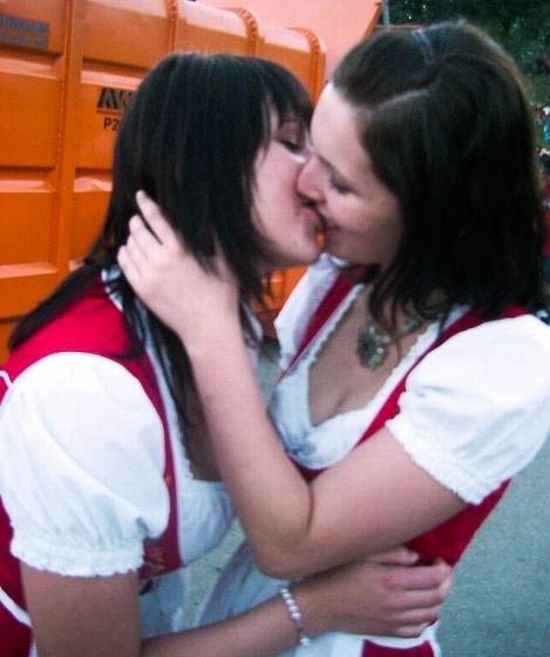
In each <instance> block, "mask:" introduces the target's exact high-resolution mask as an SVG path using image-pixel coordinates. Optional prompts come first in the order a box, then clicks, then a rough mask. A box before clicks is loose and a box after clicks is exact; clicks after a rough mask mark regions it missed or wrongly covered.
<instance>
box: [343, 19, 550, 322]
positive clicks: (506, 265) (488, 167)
mask: <svg viewBox="0 0 550 657" xmlns="http://www.w3.org/2000/svg"><path fill="white" fill-rule="evenodd" d="M333 83H334V86H335V88H336V90H337V91H338V93H339V94H341V96H342V97H343V98H344V99H345V100H346V101H347V102H349V103H350V104H351V105H352V106H353V107H354V108H355V109H356V110H357V116H358V121H359V125H360V129H361V138H362V143H363V147H364V148H365V149H366V151H367V153H368V155H369V157H370V160H371V162H372V166H373V169H374V171H375V173H376V175H377V176H378V177H379V178H380V180H381V181H382V182H383V183H384V184H385V185H386V186H387V188H388V189H389V190H390V191H391V192H392V193H393V194H394V195H395V196H396V197H397V199H398V200H399V202H400V205H401V209H402V213H403V220H404V226H403V236H402V240H401V243H400V247H399V249H398V251H397V254H396V256H395V258H394V260H393V262H392V263H391V264H390V265H389V267H388V268H387V269H386V270H385V271H382V272H380V274H379V276H378V277H377V279H376V281H375V283H374V286H373V290H372V294H371V296H370V299H369V309H370V311H371V313H372V314H373V316H374V317H375V319H377V321H379V322H380V323H382V324H383V325H384V326H386V327H389V328H391V329H395V313H396V309H397V308H401V309H406V308H411V307H412V308H413V309H414V312H415V313H417V314H419V315H420V316H421V317H424V318H426V319H434V318H440V319H442V321H443V320H444V318H445V317H446V316H448V313H449V311H450V309H451V307H452V306H453V305H454V304H470V305H472V306H475V307H477V308H478V309H480V310H481V312H482V313H483V314H484V315H485V316H486V317H487V318H490V317H494V316H496V315H497V314H498V313H499V311H501V310H502V309H503V307H504V306H505V305H506V304H508V303H517V304H521V305H523V306H524V307H526V308H528V309H536V308H538V307H541V306H542V305H544V304H545V303H546V302H547V301H546V296H545V290H544V284H543V275H542V271H543V269H542V246H543V241H544V236H545V225H544V219H543V208H542V196H541V191H540V183H539V176H538V171H537V163H536V141H535V131H534V121H533V115H532V111H531V108H530V105H529V101H528V98H527V94H526V92H525V88H524V82H523V80H522V78H521V75H520V73H519V71H518V69H517V67H516V65H515V64H514V62H513V61H512V60H511V58H510V57H509V56H508V55H507V54H506V53H505V52H504V51H503V50H502V49H501V48H500V47H499V46H498V45H497V44H496V43H495V42H494V41H492V40H491V39H490V38H489V37H488V36H487V35H485V34H484V33H483V32H482V31H480V30H479V29H478V28H476V27H474V26H472V25H470V24H467V23H466V22H464V21H459V22H452V23H451V22H449V23H441V24H437V25H433V26H431V27H428V28H426V29H422V30H415V31H410V32H404V31H391V30H390V31H383V32H381V33H378V34H377V35H376V36H374V37H373V38H371V39H368V40H366V41H364V42H362V43H360V44H358V45H357V46H356V47H355V48H354V49H352V50H351V51H350V52H349V53H348V54H347V56H346V57H345V58H344V60H343V61H342V62H341V64H340V65H339V67H338V68H337V70H336V72H335V76H334V81H333ZM434 291H437V292H439V293H440V294H439V295H437V296H435V295H434ZM388 302H389V303H390V307H391V309H392V313H391V318H388V317H385V316H384V312H385V311H384V310H383V309H384V308H387V305H388Z"/></svg>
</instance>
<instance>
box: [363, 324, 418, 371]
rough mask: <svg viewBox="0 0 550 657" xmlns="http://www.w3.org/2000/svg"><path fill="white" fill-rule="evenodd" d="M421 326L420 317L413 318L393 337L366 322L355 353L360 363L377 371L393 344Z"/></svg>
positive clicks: (375, 325)
mask: <svg viewBox="0 0 550 657" xmlns="http://www.w3.org/2000/svg"><path fill="white" fill-rule="evenodd" d="M420 326H422V320H421V319H420V318H419V317H411V318H410V319H408V320H407V321H406V322H405V324H404V325H403V328H402V329H401V330H400V331H398V333H396V334H395V336H394V337H392V336H391V335H390V334H389V333H387V332H386V331H383V330H382V329H381V328H380V327H379V326H378V325H377V324H375V322H373V321H368V322H366V323H365V324H363V326H361V328H360V329H359V333H358V334H357V345H356V347H355V353H356V354H357V357H358V358H359V362H360V363H361V365H362V366H363V367H366V368H367V369H369V370H375V369H376V368H377V367H379V366H380V365H382V363H383V362H384V361H385V360H386V358H387V356H388V351H389V349H390V346H391V344H392V343H393V342H395V341H396V340H400V339H401V338H404V337H406V336H407V335H409V334H411V333H413V332H414V331H416V330H417V329H418V328H420Z"/></svg>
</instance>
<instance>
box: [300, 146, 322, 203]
mask: <svg viewBox="0 0 550 657" xmlns="http://www.w3.org/2000/svg"><path fill="white" fill-rule="evenodd" d="M320 174H321V169H320V162H319V158H318V157H317V156H316V154H315V153H314V152H312V153H311V154H310V156H309V159H308V160H307V161H306V163H305V164H304V166H303V167H302V170H301V171H300V175H299V176H298V191H299V192H300V194H302V195H303V196H306V197H307V198H309V199H311V200H312V201H321V200H322V198H323V194H322V189H321V185H320V181H321V175H320Z"/></svg>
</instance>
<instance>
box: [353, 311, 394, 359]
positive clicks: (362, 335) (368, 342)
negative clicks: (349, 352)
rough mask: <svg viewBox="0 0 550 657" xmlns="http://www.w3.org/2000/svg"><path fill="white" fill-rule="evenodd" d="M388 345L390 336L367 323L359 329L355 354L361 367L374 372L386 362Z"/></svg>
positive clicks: (374, 325)
mask: <svg viewBox="0 0 550 657" xmlns="http://www.w3.org/2000/svg"><path fill="white" fill-rule="evenodd" d="M390 344H391V339H390V336H389V335H388V334H387V333H383V332H382V331H380V329H379V328H378V327H377V326H376V324H373V323H372V322H369V323H368V324H365V325H364V326H362V327H361V328H360V329H359V334H358V335H357V346H356V348H355V353H356V354H357V357H358V358H359V362H360V363H361V365H362V366H363V367H366V368H367V369H369V370H375V369H376V368H377V367H379V366H380V365H382V363H383V362H384V361H385V360H386V357H387V355H388V348H389V346H390Z"/></svg>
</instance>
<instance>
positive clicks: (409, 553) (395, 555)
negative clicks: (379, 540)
mask: <svg viewBox="0 0 550 657" xmlns="http://www.w3.org/2000/svg"><path fill="white" fill-rule="evenodd" d="M365 561H372V562H375V563H383V564H388V565H394V566H412V565H414V564H415V563H416V562H417V561H418V554H417V553H416V552H414V551H413V550H409V549H408V548H406V547H404V546H402V547H398V548H393V549H391V550H386V551H384V552H379V553H378V554H373V555H371V556H369V557H368V558H367V559H365Z"/></svg>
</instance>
